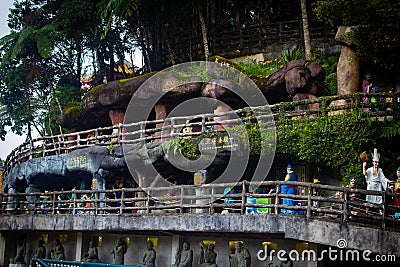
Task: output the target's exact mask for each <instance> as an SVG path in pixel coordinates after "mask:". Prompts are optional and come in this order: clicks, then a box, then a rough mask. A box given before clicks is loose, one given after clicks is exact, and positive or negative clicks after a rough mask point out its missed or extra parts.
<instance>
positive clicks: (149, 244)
mask: <svg viewBox="0 0 400 267" xmlns="http://www.w3.org/2000/svg"><path fill="white" fill-rule="evenodd" d="M153 247H154V245H153V242H151V241H147V249H148V250H151V249H153Z"/></svg>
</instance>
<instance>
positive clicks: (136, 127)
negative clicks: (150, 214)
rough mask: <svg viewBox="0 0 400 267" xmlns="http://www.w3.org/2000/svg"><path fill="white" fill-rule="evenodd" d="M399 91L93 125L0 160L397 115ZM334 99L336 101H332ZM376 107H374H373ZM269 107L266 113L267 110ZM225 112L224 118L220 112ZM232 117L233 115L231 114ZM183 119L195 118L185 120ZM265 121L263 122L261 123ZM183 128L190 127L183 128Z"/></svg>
mask: <svg viewBox="0 0 400 267" xmlns="http://www.w3.org/2000/svg"><path fill="white" fill-rule="evenodd" d="M369 97H374V98H375V99H377V101H376V103H364V102H363V101H362V98H369ZM399 97H400V93H390V94H389V93H374V94H371V93H370V94H362V93H357V94H352V95H341V96H330V97H320V98H317V99H313V100H309V99H307V100H301V101H295V102H285V103H279V104H275V105H268V106H264V107H254V108H251V110H250V109H249V108H244V109H239V110H235V111H231V112H225V113H218V114H213V113H210V114H199V115H194V116H181V117H171V118H167V119H164V120H152V121H140V122H134V123H130V124H119V125H114V126H110V127H99V128H96V129H90V130H85V131H79V132H74V133H69V134H63V135H55V136H45V137H40V138H36V139H33V140H30V141H28V142H25V143H23V144H21V145H20V146H18V147H17V148H15V149H14V150H13V151H12V152H11V153H10V154H9V155H8V157H7V159H6V162H5V165H4V167H5V174H7V173H8V172H9V171H10V170H11V169H12V168H13V167H14V166H16V165H18V164H20V163H22V162H25V161H27V160H29V159H32V158H37V157H45V156H50V155H58V154H63V153H69V152H71V151H74V150H76V149H81V148H86V147H90V146H94V145H100V146H106V147H109V146H115V145H124V144H134V143H139V142H161V141H165V140H170V139H171V138H175V137H179V136H198V135H201V134H202V133H205V132H210V131H215V129H214V128H215V127H216V126H218V125H229V126H232V125H240V124H243V123H248V122H252V121H254V120H256V121H258V122H270V121H271V120H272V119H273V118H274V119H276V118H293V117H311V118H312V117H318V116H321V115H334V114H338V113H343V112H348V111H350V110H358V111H362V109H366V108H368V109H371V112H364V113H362V115H363V116H374V117H382V116H398V114H399V110H400V108H399ZM333 103H336V105H333ZM376 109H377V110H376ZM271 112H272V113H271ZM227 116H229V117H230V118H229V119H228V120H227V119H226V117H227ZM233 117H235V118H233ZM188 121H195V122H191V123H188ZM267 127H268V126H267ZM183 128H196V129H197V130H195V131H189V132H185V131H182V129H183Z"/></svg>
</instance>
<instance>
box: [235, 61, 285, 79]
mask: <svg viewBox="0 0 400 267" xmlns="http://www.w3.org/2000/svg"><path fill="white" fill-rule="evenodd" d="M239 65H240V67H241V68H242V72H243V73H244V74H246V75H248V76H269V75H271V74H273V73H275V72H276V71H277V70H278V69H280V68H283V67H284V66H285V61H284V59H283V58H276V59H273V60H267V61H263V62H259V63H257V62H256V60H253V61H252V62H251V63H249V62H240V63H239Z"/></svg>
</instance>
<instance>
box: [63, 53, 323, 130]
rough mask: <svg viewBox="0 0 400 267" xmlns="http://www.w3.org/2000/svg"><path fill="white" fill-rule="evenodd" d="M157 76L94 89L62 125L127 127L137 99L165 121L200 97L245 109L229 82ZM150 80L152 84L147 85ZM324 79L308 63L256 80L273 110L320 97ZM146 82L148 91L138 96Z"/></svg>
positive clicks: (294, 64)
mask: <svg viewBox="0 0 400 267" xmlns="http://www.w3.org/2000/svg"><path fill="white" fill-rule="evenodd" d="M217 74H218V73H216V75H217ZM153 75H154V73H151V74H147V75H143V76H140V77H135V78H131V79H126V80H121V81H113V82H109V83H108V84H103V85H100V86H97V87H95V88H93V89H92V90H90V91H89V92H88V93H86V95H85V97H84V99H83V102H82V107H79V108H77V110H78V111H79V114H78V115H77V116H72V115H73V114H75V113H72V112H69V113H66V114H67V115H63V116H61V117H60V118H59V121H60V122H61V125H62V126H63V127H65V128H67V129H74V131H80V130H86V129H93V128H97V127H104V126H110V125H117V124H119V123H123V122H124V114H125V111H126V109H127V107H128V104H129V102H130V101H131V98H132V96H133V95H135V104H136V105H137V106H136V107H139V108H140V107H142V106H143V107H144V108H148V105H150V104H149V103H153V102H154V103H155V104H151V105H153V106H154V111H155V117H156V119H165V118H166V116H167V115H168V113H169V112H170V111H171V110H173V109H174V108H175V107H176V106H177V105H179V104H180V103H183V102H185V101H186V100H188V99H191V98H196V97H200V96H203V97H209V98H213V99H218V100H220V101H222V102H224V103H226V104H228V105H229V106H230V107H231V108H232V109H238V108H241V107H243V105H244V103H243V99H240V98H239V97H238V96H237V95H236V94H235V93H233V91H234V90H233V91H232V90H230V89H232V88H235V87H237V86H238V84H236V83H235V82H233V81H230V80H227V79H218V78H214V79H213V80H212V81H211V82H210V83H209V84H207V85H206V86H205V87H204V89H202V86H203V82H202V80H201V78H199V77H196V76H189V77H188V76H179V75H178V74H175V73H171V72H166V73H163V72H160V73H159V74H157V75H156V76H153ZM150 77H152V79H151V80H148V79H149V78H150ZM216 77H218V75H217V76H216ZM324 78H325V72H324V70H323V68H322V67H321V66H320V65H318V64H317V63H315V62H307V61H305V60H293V61H291V62H289V63H288V64H287V65H286V66H285V67H283V68H282V69H280V70H278V71H277V72H275V73H274V74H272V75H270V76H268V77H251V79H252V80H253V81H254V82H255V83H256V85H257V86H258V87H259V89H260V90H261V91H262V93H263V95H264V96H265V98H266V99H267V101H268V103H270V104H274V103H277V102H287V101H291V97H290V96H292V97H293V96H295V98H296V99H297V98H299V97H302V98H303V97H308V98H314V97H315V95H317V94H318V86H317V83H316V81H318V82H319V81H322V80H323V79H324ZM147 80H148V82H147V83H146V87H145V90H138V89H139V87H140V86H141V85H142V84H143V83H144V82H145V81H147ZM142 88H143V87H142ZM246 88H247V87H246ZM154 99H156V100H154ZM80 110H82V113H80ZM158 126H161V125H158Z"/></svg>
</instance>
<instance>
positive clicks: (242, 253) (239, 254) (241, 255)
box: [229, 242, 251, 267]
mask: <svg viewBox="0 0 400 267" xmlns="http://www.w3.org/2000/svg"><path fill="white" fill-rule="evenodd" d="M229 263H230V267H250V266H251V255H250V252H249V250H248V249H247V248H244V247H243V244H242V243H241V242H236V244H235V254H233V255H229Z"/></svg>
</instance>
